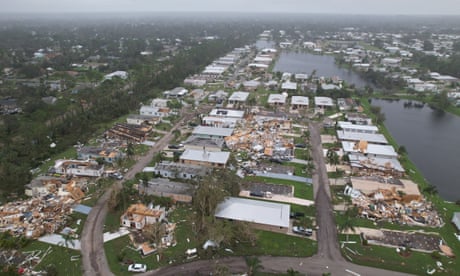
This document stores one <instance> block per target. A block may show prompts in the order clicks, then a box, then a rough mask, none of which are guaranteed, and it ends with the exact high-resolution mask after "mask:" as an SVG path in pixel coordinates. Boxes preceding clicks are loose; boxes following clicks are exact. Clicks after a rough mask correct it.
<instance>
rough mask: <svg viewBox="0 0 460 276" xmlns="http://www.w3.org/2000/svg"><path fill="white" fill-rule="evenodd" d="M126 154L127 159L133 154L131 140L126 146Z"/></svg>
mask: <svg viewBox="0 0 460 276" xmlns="http://www.w3.org/2000/svg"><path fill="white" fill-rule="evenodd" d="M126 155H128V158H129V159H131V158H132V157H133V156H134V144H133V143H131V142H130V143H128V146H127V147H126Z"/></svg>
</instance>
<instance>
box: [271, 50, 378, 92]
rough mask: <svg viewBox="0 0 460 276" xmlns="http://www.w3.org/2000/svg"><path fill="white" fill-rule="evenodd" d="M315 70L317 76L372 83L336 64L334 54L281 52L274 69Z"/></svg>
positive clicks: (365, 83) (357, 84) (350, 82)
mask: <svg viewBox="0 0 460 276" xmlns="http://www.w3.org/2000/svg"><path fill="white" fill-rule="evenodd" d="M313 70H315V71H316V76H317V77H326V78H330V77H334V76H337V77H339V78H340V79H342V80H344V81H346V82H347V83H349V84H354V85H355V86H356V87H360V88H363V87H365V86H366V85H369V86H372V85H370V84H369V83H368V82H366V80H364V79H363V78H361V76H359V75H358V74H357V73H356V72H354V71H352V70H348V69H345V68H340V67H339V66H337V64H335V59H334V56H330V55H316V54H311V53H307V52H286V51H283V52H281V54H280V56H279V58H278V61H277V62H276V64H275V67H274V68H273V71H274V72H276V71H280V72H289V73H293V74H296V73H306V74H308V75H310V74H311V73H312V72H313Z"/></svg>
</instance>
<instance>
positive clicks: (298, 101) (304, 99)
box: [291, 96, 310, 105]
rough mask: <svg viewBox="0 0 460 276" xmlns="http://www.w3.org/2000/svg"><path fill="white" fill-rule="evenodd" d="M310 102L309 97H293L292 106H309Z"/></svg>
mask: <svg viewBox="0 0 460 276" xmlns="http://www.w3.org/2000/svg"><path fill="white" fill-rule="evenodd" d="M309 101H310V100H309V99H308V97H303V96H292V98H291V104H298V105H308V103H309Z"/></svg>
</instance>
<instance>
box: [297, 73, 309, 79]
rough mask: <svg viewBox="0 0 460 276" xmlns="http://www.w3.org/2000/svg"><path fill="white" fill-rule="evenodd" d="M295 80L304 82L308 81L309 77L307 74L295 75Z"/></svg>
mask: <svg viewBox="0 0 460 276" xmlns="http://www.w3.org/2000/svg"><path fill="white" fill-rule="evenodd" d="M294 78H295V79H296V80H297V81H304V80H307V79H308V75H307V74H300V73H298V74H295V76H294Z"/></svg>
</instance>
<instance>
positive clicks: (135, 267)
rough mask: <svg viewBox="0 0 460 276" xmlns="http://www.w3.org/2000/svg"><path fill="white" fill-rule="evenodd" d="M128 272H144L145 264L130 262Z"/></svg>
mask: <svg viewBox="0 0 460 276" xmlns="http://www.w3.org/2000/svg"><path fill="white" fill-rule="evenodd" d="M128 271H130V272H146V271H147V266H146V265H145V264H130V265H129V266H128Z"/></svg>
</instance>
